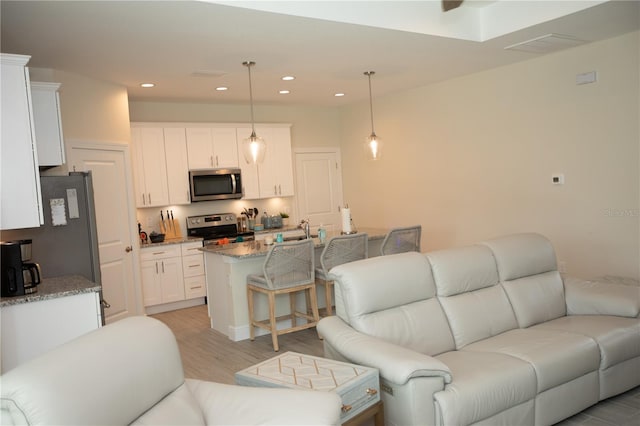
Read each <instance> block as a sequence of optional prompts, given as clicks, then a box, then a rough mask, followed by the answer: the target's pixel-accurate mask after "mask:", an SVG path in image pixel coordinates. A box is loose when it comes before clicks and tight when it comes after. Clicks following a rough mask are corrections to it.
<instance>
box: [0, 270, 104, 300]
mask: <svg viewBox="0 0 640 426" xmlns="http://www.w3.org/2000/svg"><path fill="white" fill-rule="evenodd" d="M37 288H38V291H37V292H36V293H33V294H26V295H24V296H15V297H3V298H2V299H0V308H4V307H5V306H12V305H20V304H22V303H30V302H39V301H42V300H49V299H56V298H58V297H66V296H74V295H76V294H83V293H91V292H98V291H100V290H101V289H102V286H101V285H100V284H96V283H94V282H93V281H90V280H88V279H87V278H85V277H83V276H81V275H64V276H61V277H55V278H44V279H43V280H42V282H41V283H40V284H39V285H38V287H37Z"/></svg>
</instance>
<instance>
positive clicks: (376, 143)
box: [364, 71, 382, 160]
mask: <svg viewBox="0 0 640 426" xmlns="http://www.w3.org/2000/svg"><path fill="white" fill-rule="evenodd" d="M375 73H376V72H375V71H365V73H364V75H366V76H367V77H369V109H370V111H371V135H369V137H368V138H367V140H366V142H365V151H366V153H367V158H369V160H379V159H380V156H381V155H382V141H381V140H380V138H379V137H378V136H377V135H376V131H375V130H374V128H373V97H372V96H371V76H372V75H374V74H375Z"/></svg>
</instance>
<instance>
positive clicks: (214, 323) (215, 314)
mask: <svg viewBox="0 0 640 426" xmlns="http://www.w3.org/2000/svg"><path fill="white" fill-rule="evenodd" d="M273 232H274V233H275V232H278V231H277V230H275V231H273ZM358 232H359V233H366V234H367V235H368V236H369V257H374V256H378V255H379V254H380V245H381V244H382V240H383V239H384V237H385V235H386V234H387V230H386V229H376V228H362V229H359V230H358ZM333 235H336V234H335V233H330V232H328V233H327V240H328V239H329V238H331V237H332V236H333ZM313 242H314V245H315V262H316V267H319V266H320V254H321V253H322V249H323V248H324V243H321V242H320V240H318V239H317V238H313ZM270 248H271V246H270V245H267V244H265V243H264V241H248V242H243V243H235V244H226V245H222V246H205V247H203V248H202V249H201V250H202V251H204V253H205V256H204V259H205V275H206V281H207V301H208V309H209V318H210V319H211V328H213V329H214V330H217V331H219V332H221V333H223V334H225V335H226V336H227V337H229V339H231V340H233V341H240V340H246V339H248V338H249V313H248V307H247V275H249V274H262V265H263V264H264V260H265V256H266V254H267V252H268V251H269V249H270ZM299 303H301V304H302V305H301V306H304V305H303V304H304V301H303V300H302V299H300V300H299ZM324 306H325V300H324V293H323V292H318V307H320V308H322V307H324ZM255 311H256V317H257V318H268V312H269V310H268V303H267V300H266V299H264V300H259V299H258V298H256V304H255ZM287 312H289V301H288V298H282V299H281V300H280V299H278V300H276V316H280V315H284V314H285V313H287ZM266 333H267V332H266V331H265V330H262V329H257V330H256V335H261V334H266Z"/></svg>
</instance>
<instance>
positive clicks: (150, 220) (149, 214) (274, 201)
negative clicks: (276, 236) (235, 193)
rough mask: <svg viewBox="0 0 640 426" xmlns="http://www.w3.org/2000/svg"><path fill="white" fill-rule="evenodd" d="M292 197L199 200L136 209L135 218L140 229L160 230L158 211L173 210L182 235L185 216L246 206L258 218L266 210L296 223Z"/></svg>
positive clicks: (183, 233)
mask: <svg viewBox="0 0 640 426" xmlns="http://www.w3.org/2000/svg"><path fill="white" fill-rule="evenodd" d="M293 200H294V198H289V197H287V198H268V199H263V200H223V201H201V202H198V203H191V204H188V205H181V206H164V207H162V208H160V207H150V208H142V209H137V211H136V218H137V220H138V223H140V225H141V226H142V230H143V231H145V232H147V233H151V232H152V231H156V232H160V211H162V213H163V214H164V215H165V218H166V212H167V210H169V211H170V212H171V211H172V212H173V217H174V219H175V220H176V222H177V223H179V224H180V229H181V231H182V235H187V223H186V220H187V217H188V216H197V215H204V214H214V213H235V214H236V216H240V213H241V212H242V211H243V210H244V208H245V207H246V208H247V209H248V208H249V207H252V208H253V207H255V208H257V209H258V211H259V214H258V219H259V218H260V216H262V214H263V213H264V212H265V211H266V212H267V214H269V215H275V214H279V213H280V212H283V213H288V214H289V216H290V219H289V221H290V223H297V220H296V218H295V216H296V215H295V211H294V210H295V209H294V205H293Z"/></svg>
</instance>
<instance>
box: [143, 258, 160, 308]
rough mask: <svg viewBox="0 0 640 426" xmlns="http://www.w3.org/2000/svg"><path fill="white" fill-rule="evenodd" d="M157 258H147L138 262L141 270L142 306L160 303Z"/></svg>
mask: <svg viewBox="0 0 640 426" xmlns="http://www.w3.org/2000/svg"><path fill="white" fill-rule="evenodd" d="M159 266H160V265H159V263H158V261H157V260H147V261H144V262H141V263H140V270H141V272H142V300H143V304H144V306H152V305H159V304H160V303H162V291H161V288H160V268H159Z"/></svg>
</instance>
